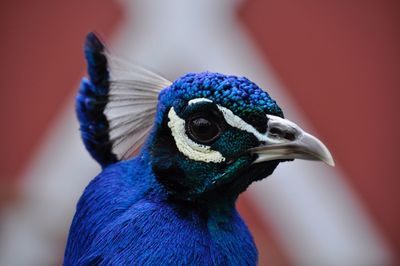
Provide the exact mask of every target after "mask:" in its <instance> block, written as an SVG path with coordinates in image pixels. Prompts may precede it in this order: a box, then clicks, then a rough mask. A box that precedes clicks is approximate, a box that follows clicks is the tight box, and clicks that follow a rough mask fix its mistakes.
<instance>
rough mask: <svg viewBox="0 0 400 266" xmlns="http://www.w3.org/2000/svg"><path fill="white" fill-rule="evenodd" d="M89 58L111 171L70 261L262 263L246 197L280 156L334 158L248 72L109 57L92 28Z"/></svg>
mask: <svg viewBox="0 0 400 266" xmlns="http://www.w3.org/2000/svg"><path fill="white" fill-rule="evenodd" d="M85 56H86V59H87V62H88V73H89V79H84V80H83V81H82V84H81V88H80V90H79V93H78V96H77V107H76V109H77V114H78V119H79V122H80V130H81V134H82V139H83V142H84V144H85V146H86V148H87V149H88V151H89V152H90V154H91V155H92V156H93V158H94V159H95V160H96V161H98V162H99V163H100V164H101V166H102V167H103V171H102V172H101V173H100V174H99V175H98V176H97V177H96V178H95V179H94V180H93V181H92V182H91V183H90V184H89V185H88V187H87V188H86V189H85V192H84V193H83V195H82V197H81V199H80V200H79V203H78V206H77V211H76V214H75V217H74V220H73V222H72V225H71V229H70V234H69V238H68V243H67V247H66V251H65V261H64V264H65V265H132V264H133V265H255V264H256V263H257V253H256V249H255V246H254V243H253V240H252V237H251V235H250V233H249V231H248V230H247V227H246V225H245V224H244V223H243V221H242V220H241V218H240V216H239V214H238V213H237V212H236V210H235V200H236V198H237V197H238V195H239V194H240V193H241V192H242V191H244V190H245V189H246V188H247V187H248V186H249V185H250V184H251V183H252V182H254V181H256V180H260V179H262V178H264V177H266V176H268V175H270V174H271V173H272V172H273V171H274V169H275V168H276V167H277V165H278V164H279V162H281V161H284V160H293V159H309V160H322V161H325V162H326V163H328V164H331V165H333V160H332V157H331V155H330V153H329V151H328V150H327V148H326V147H325V146H324V145H323V144H322V143H321V142H320V141H319V140H318V139H316V138H315V137H313V136H311V135H310V134H308V133H306V132H305V131H303V130H302V129H301V128H300V127H299V126H297V125H296V124H294V123H293V122H290V121H289V120H287V119H284V118H283V112H282V110H281V108H280V107H279V106H278V105H277V103H276V102H275V101H274V100H273V99H272V98H271V97H270V95H268V93H267V92H265V91H264V90H262V89H261V88H259V87H258V86H257V85H256V84H255V83H253V82H251V81H250V80H248V79H247V78H244V77H236V76H227V75H223V74H219V73H210V72H203V73H190V74H186V75H184V76H183V77H181V78H178V79H177V80H176V81H175V82H170V81H168V80H166V79H164V78H162V77H160V76H159V75H157V74H155V73H152V72H150V71H148V70H145V69H142V68H140V67H137V66H133V65H130V64H128V63H126V62H124V61H123V60H120V59H116V58H114V57H112V56H110V55H109V54H108V53H107V51H106V50H105V48H104V45H103V44H102V43H101V42H100V40H99V39H98V38H97V37H96V36H95V35H94V34H89V35H88V37H87V40H86V45H85ZM140 147H141V148H140ZM139 149H140V151H139V155H138V156H136V157H132V156H133V154H134V151H135V150H139Z"/></svg>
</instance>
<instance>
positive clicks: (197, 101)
mask: <svg viewBox="0 0 400 266" xmlns="http://www.w3.org/2000/svg"><path fill="white" fill-rule="evenodd" d="M200 102H208V103H212V102H213V101H211V100H210V99H207V98H196V99H191V100H190V101H189V102H188V105H191V104H195V103H200Z"/></svg>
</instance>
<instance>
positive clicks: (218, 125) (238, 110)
mask: <svg viewBox="0 0 400 266" xmlns="http://www.w3.org/2000/svg"><path fill="white" fill-rule="evenodd" d="M158 100H159V102H158V108H157V112H156V118H155V127H156V128H155V133H154V137H153V139H152V143H151V145H150V146H151V148H150V151H151V155H152V160H151V163H152V168H153V171H154V173H155V176H156V178H157V180H158V181H159V182H160V183H161V184H162V185H163V186H164V187H165V188H166V189H167V190H168V192H169V193H170V194H171V195H173V196H175V197H178V198H180V199H185V200H207V199H208V198H214V197H236V196H237V195H238V194H239V193H241V192H242V191H244V190H245V189H246V188H247V187H248V186H249V184H251V183H252V182H254V181H257V180H260V179H263V178H265V177H267V176H269V175H270V174H271V173H272V172H273V171H274V169H275V168H276V167H277V166H278V164H279V163H280V162H282V161H288V160H293V159H308V160H321V161H324V162H326V163H327V164H330V165H333V159H332V157H331V155H330V153H329V151H328V149H327V148H326V147H325V145H324V144H322V142H321V141H319V140H318V139H317V138H315V137H313V136H312V135H310V134H308V133H306V132H305V131H303V130H302V129H301V128H300V127H298V126H297V125H296V124H294V123H293V122H290V121H289V120H287V119H284V117H283V112H282V110H281V108H280V107H279V106H278V105H277V103H276V102H275V101H274V100H273V99H272V98H271V97H270V96H269V95H268V93H267V92H265V91H264V90H262V89H260V88H259V87H258V86H257V85H256V84H255V83H253V82H251V81H250V80H248V79H247V78H245V77H236V76H227V75H223V74H219V73H210V72H203V73H189V74H187V75H185V76H183V77H181V78H179V79H177V80H176V81H175V82H173V83H172V84H171V85H170V86H169V87H167V88H165V89H164V90H162V91H161V92H160V94H159V98H158Z"/></svg>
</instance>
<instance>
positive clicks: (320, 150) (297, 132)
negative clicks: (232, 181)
mask: <svg viewBox="0 0 400 266" xmlns="http://www.w3.org/2000/svg"><path fill="white" fill-rule="evenodd" d="M267 116H268V129H267V132H266V138H264V140H263V145H261V146H259V147H256V148H252V149H250V152H251V153H252V154H257V155H258V157H257V159H256V160H255V161H254V162H253V163H260V162H265V161H272V160H285V159H303V160H313V161H323V162H325V163H326V164H328V165H330V166H334V165H335V162H334V161H333V158H332V155H331V153H330V152H329V150H328V148H327V147H326V146H325V145H324V144H323V143H322V142H321V141H320V140H319V139H317V138H316V137H314V136H312V135H311V134H308V133H307V132H305V131H304V130H303V129H301V128H300V127H299V126H298V125H296V124H295V123H293V122H291V121H289V120H287V119H283V118H281V117H278V116H273V115H267Z"/></svg>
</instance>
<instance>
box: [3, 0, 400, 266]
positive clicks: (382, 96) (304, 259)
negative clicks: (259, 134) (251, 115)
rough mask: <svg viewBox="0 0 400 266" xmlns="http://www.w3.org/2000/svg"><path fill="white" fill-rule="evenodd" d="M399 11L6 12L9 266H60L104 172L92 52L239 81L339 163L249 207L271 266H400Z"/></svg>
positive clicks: (244, 203) (11, 0)
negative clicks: (91, 48)
mask: <svg viewBox="0 0 400 266" xmlns="http://www.w3.org/2000/svg"><path fill="white" fill-rule="evenodd" d="M399 3H400V2H399V1H374V0H365V1H361V0H358V1H357V0H351V1H318V0H314V1H313V0H307V1H293V0H292V1H290V0H280V1H261V0H258V1H251V0H240V1H239V0H237V1H233V0H219V1H214V0H202V1H187V0H170V1H149V0H147V1H145V0H143V1H139V0H135V1H128V0H124V1H122V0H119V1H117V0H115V1H100V0H86V1H77V0H74V1H72V0H71V1H52V0H36V1H28V0H2V1H1V3H0V38H1V39H0V58H1V60H0V93H1V94H0V124H1V128H2V130H1V132H0V136H1V137H0V147H1V154H0V265H2V266H3V265H59V264H61V263H62V257H63V252H64V246H65V239H66V235H67V232H68V228H69V225H70V222H71V219H72V216H73V213H74V209H75V204H76V201H77V199H78V197H79V196H80V194H81V193H82V190H83V188H84V187H85V186H86V184H87V183H88V182H89V180H90V179H92V178H93V177H94V176H95V175H96V174H97V173H98V172H99V171H100V168H99V166H98V165H96V163H95V162H94V160H92V159H91V158H90V157H89V155H88V153H87V152H86V151H85V150H84V147H83V145H82V143H81V141H80V138H79V131H78V123H77V120H76V118H75V113H74V95H75V93H76V91H77V88H78V84H79V81H80V79H81V77H82V76H84V75H85V62H84V59H83V52H82V46H83V41H84V37H85V35H86V34H87V33H88V32H89V31H93V30H94V31H96V32H98V33H99V34H100V35H101V36H103V39H104V40H105V41H106V43H107V44H108V46H109V47H110V50H111V51H112V52H113V53H114V54H116V55H118V56H121V57H125V58H128V59H129V60H131V61H133V62H135V63H138V64H141V65H143V66H146V67H148V68H149V69H152V70H155V71H156V72H158V73H161V74H163V75H164V76H165V77H167V78H168V79H170V80H174V79H176V78H177V77H178V76H180V75H182V74H184V73H186V72H189V71H204V70H209V71H218V72H222V73H226V74H234V75H244V76H247V77H249V78H250V79H251V80H253V81H254V82H256V83H257V84H259V85H260V86H261V87H263V88H265V89H266V90H267V91H268V92H269V93H270V94H271V95H272V96H273V97H274V98H275V99H276V100H277V101H278V103H279V105H280V106H281V107H282V109H283V110H284V112H285V114H286V117H287V118H289V119H291V120H293V121H296V122H297V123H298V124H300V125H302V127H303V128H305V129H306V130H308V131H311V132H312V133H313V134H315V135H317V136H318V137H319V138H320V139H321V140H323V142H324V143H325V144H327V146H328V147H329V148H330V150H331V152H332V154H333V156H334V158H335V161H336V167H335V168H330V167H328V166H325V165H322V164H319V163H315V162H305V161H296V162H293V163H287V164H286V163H285V164H281V165H280V166H279V167H278V169H277V170H276V171H275V173H274V174H273V175H272V176H270V177H269V178H268V179H266V180H263V181H262V182H257V183H256V184H253V185H252V186H251V187H250V189H249V190H248V191H246V192H245V193H244V194H243V195H242V196H241V197H240V200H239V203H238V205H239V209H240V212H241V213H242V214H243V216H244V217H245V220H246V222H247V223H248V225H249V227H250V230H251V231H252V232H253V234H254V237H255V240H256V243H257V246H258V249H259V257H260V265H266V263H268V265H400V226H399V225H400V207H399V205H400V195H399V189H400V175H399V173H398V169H397V166H398V163H399V161H398V158H399V155H398V150H399V148H400V147H399V141H398V138H399V136H400V132H399V131H400V130H399V129H400V127H399V118H398V115H399V108H397V105H398V100H399V88H400V71H399V70H400V32H399V29H400V27H399V26H400V23H399V22H400V16H399V14H400V4H399Z"/></svg>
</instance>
